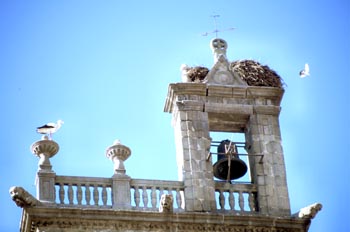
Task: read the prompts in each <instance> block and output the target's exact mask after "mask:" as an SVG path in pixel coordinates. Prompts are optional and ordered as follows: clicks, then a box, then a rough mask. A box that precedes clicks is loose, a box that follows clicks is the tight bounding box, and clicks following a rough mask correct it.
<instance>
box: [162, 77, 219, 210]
mask: <svg viewBox="0 0 350 232" xmlns="http://www.w3.org/2000/svg"><path fill="white" fill-rule="evenodd" d="M173 87H174V89H176V87H179V89H181V90H183V91H184V92H186V93H189V92H188V91H189V90H193V91H195V92H197V91H199V92H201V95H204V96H203V97H201V96H190V95H189V94H185V95H181V93H180V92H179V95H177V96H176V97H174V98H172V100H173V102H172V103H171V105H172V106H173V108H172V110H171V111H172V114H173V127H174V131H175V143H176V157H177V164H178V172H179V173H178V174H179V179H180V180H181V181H184V185H185V191H184V195H185V210H186V211H199V212H203V211H204V212H209V211H213V210H216V203H215V188H214V180H213V168H212V162H211V160H209V161H208V160H207V157H208V153H209V149H210V142H211V140H210V137H209V124H208V123H209V122H208V114H207V113H206V112H203V110H204V109H203V107H204V102H205V92H206V90H205V85H200V84H199V85H192V84H191V83H189V84H187V83H181V84H180V83H178V86H173ZM186 87H187V88H188V89H186ZM168 103H169V102H168Z"/></svg>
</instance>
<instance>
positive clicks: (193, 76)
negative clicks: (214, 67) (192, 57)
mask: <svg viewBox="0 0 350 232" xmlns="http://www.w3.org/2000/svg"><path fill="white" fill-rule="evenodd" d="M208 72H209V69H208V68H206V67H201V66H196V67H192V68H189V70H188V71H187V76H188V78H189V79H190V80H191V81H192V82H203V80H204V78H205V77H206V76H207V74H208Z"/></svg>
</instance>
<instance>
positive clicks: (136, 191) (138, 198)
mask: <svg viewBox="0 0 350 232" xmlns="http://www.w3.org/2000/svg"><path fill="white" fill-rule="evenodd" d="M134 200H135V205H136V207H137V208H138V207H140V191H139V187H138V186H135V195H134Z"/></svg>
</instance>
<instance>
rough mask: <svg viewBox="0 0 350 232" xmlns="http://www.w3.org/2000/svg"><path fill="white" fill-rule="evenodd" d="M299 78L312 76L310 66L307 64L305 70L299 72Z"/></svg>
mask: <svg viewBox="0 0 350 232" xmlns="http://www.w3.org/2000/svg"><path fill="white" fill-rule="evenodd" d="M299 76H300V78H304V77H307V76H310V68H309V65H308V64H305V67H304V69H303V70H301V71H300V72H299Z"/></svg>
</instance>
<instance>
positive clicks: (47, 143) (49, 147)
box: [31, 136, 59, 172]
mask: <svg viewBox="0 0 350 232" xmlns="http://www.w3.org/2000/svg"><path fill="white" fill-rule="evenodd" d="M58 150H59V146H58V144H57V143H56V142H55V141H53V140H49V138H48V137H47V136H43V137H42V139H41V140H39V141H37V142H35V143H33V144H32V146H31V151H32V153H33V154H34V155H36V156H38V157H39V164H38V167H39V169H38V171H39V172H52V166H51V163H50V158H51V157H53V156H54V155H56V154H57V152H58Z"/></svg>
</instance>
